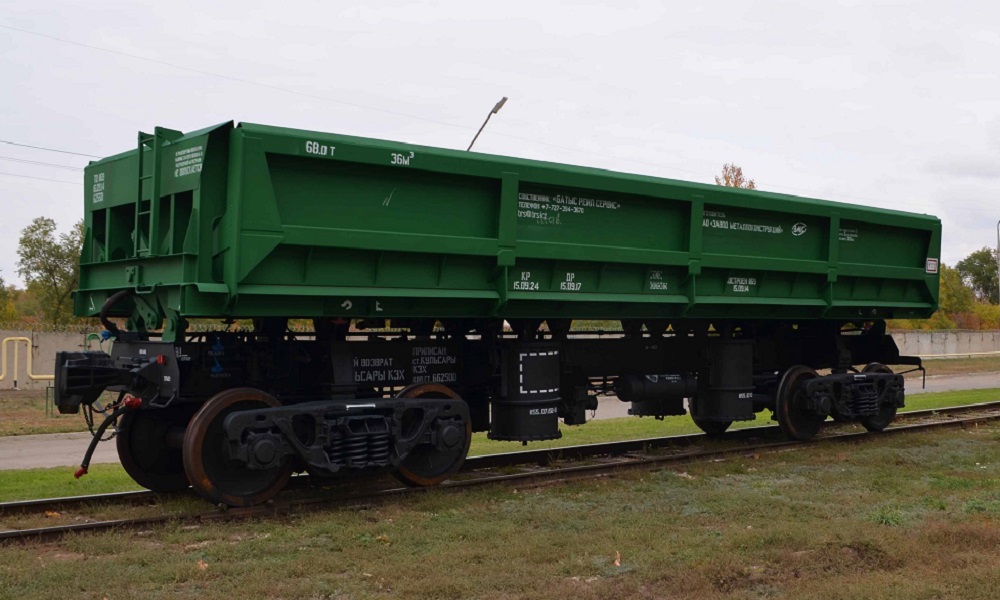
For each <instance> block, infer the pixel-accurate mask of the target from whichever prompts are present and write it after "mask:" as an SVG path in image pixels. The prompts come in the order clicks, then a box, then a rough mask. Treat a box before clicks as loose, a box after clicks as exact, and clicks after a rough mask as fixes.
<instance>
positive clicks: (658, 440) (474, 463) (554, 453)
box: [0, 401, 1000, 516]
mask: <svg viewBox="0 0 1000 600" xmlns="http://www.w3.org/2000/svg"><path fill="white" fill-rule="evenodd" d="M990 409H997V410H1000V401H995V402H980V403H976V404H964V405H959V406H951V407H945V408H934V409H925V410H915V411H908V412H901V413H898V414H897V415H896V418H895V419H894V421H893V423H897V422H899V421H907V420H912V419H918V418H925V417H933V416H937V415H954V414H962V413H966V412H971V411H980V410H990ZM849 425H850V423H836V422H834V421H827V422H826V423H824V426H823V428H824V429H830V428H836V427H843V426H849ZM782 437H783V434H782V432H781V428H780V427H778V426H777V425H761V426H757V427H744V428H741V429H733V430H731V431H728V432H726V433H725V434H724V435H723V436H719V437H715V438H710V437H709V436H707V435H706V434H704V433H692V434H683V435H672V436H663V437H655V438H642V439H637V440H621V441H612V442H601V443H596V444H580V445H573V446H560V447H556V448H541V449H537V450H524V451H517V452H503V453H497V454H482V455H479V456H470V457H469V458H468V459H466V461H465V464H464V465H463V467H462V473H468V472H472V471H477V470H484V469H497V468H502V467H514V466H520V465H531V464H535V465H540V466H545V465H548V464H551V463H552V462H555V461H568V460H584V459H587V458H592V457H595V456H616V455H621V454H627V453H631V452H644V451H647V450H651V449H658V448H683V447H688V446H691V445H694V444H697V443H699V442H704V441H706V440H707V439H714V440H718V441H739V440H752V439H759V438H765V439H781V438H782ZM816 439H817V441H818V440H822V439H825V437H823V436H820V437H818V438H816ZM312 483H313V482H311V481H310V478H309V477H308V476H304V475H303V476H298V477H294V478H293V479H292V482H291V483H290V484H289V487H288V488H286V489H301V488H303V487H308V486H309V485H311V484H312ZM336 483H344V482H336ZM319 485H320V487H323V486H326V485H329V482H324V481H320V483H319ZM189 495H193V492H191V491H190V490H183V491H179V492H169V493H164V492H150V491H146V490H140V491H130V492H112V493H107V494H94V495H86V496H65V497H61V498H39V499H32V500H19V501H13V502H3V503H0V516H4V515H7V516H9V515H15V514H23V513H28V512H39V513H41V512H45V511H59V510H66V509H69V508H73V507H76V506H85V505H88V504H98V503H121V504H128V505H137V504H146V503H152V502H157V501H159V500H161V499H164V498H171V497H174V498H176V497H183V496H189Z"/></svg>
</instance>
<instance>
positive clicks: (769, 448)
mask: <svg viewBox="0 0 1000 600" xmlns="http://www.w3.org/2000/svg"><path fill="white" fill-rule="evenodd" d="M998 405H1000V403H998V402H990V403H982V404H978V405H968V406H963V407H954V408H955V409H954V410H949V411H946V412H945V411H942V410H928V411H913V412H911V413H906V414H908V415H915V414H916V415H918V416H921V417H926V416H931V415H933V414H938V415H940V414H942V412H945V415H946V416H947V414H948V413H961V412H976V408H979V409H986V410H992V411H994V412H990V413H984V414H978V415H973V416H967V417H964V418H954V419H949V420H938V421H933V422H923V423H913V424H909V425H897V426H894V427H890V428H888V429H886V430H885V431H884V432H881V433H871V432H867V431H863V432H846V433H835V434H832V435H827V436H822V437H820V438H817V439H816V440H814V441H810V442H800V441H795V440H782V441H770V442H766V443H763V444H755V445H752V446H738V447H730V448H710V449H700V450H693V451H689V452H683V453H674V454H667V455H660V456H657V455H649V454H647V455H644V456H634V455H629V456H626V457H620V458H618V459H617V460H611V461H605V462H600V463H596V464H584V465H580V464H574V465H569V466H561V467H557V468H549V469H546V470H537V471H531V472H524V473H513V474H502V475H492V474H488V473H485V474H484V473H483V472H482V470H484V469H483V468H482V467H476V468H478V469H481V471H480V473H479V474H475V473H472V474H471V475H472V476H471V477H470V478H468V479H456V480H452V481H448V482H445V483H443V484H441V485H439V486H436V487H432V488H410V487H396V488H389V489H380V490H371V491H365V492H355V493H348V494H343V495H336V496H322V497H314V498H300V499H292V500H287V501H283V502H272V503H268V504H264V505H261V506H254V507H249V508H240V509H222V510H214V511H209V512H205V513H200V514H194V515H187V516H177V515H164V516H154V517H140V518H135V519H117V520H109V521H95V522H89V523H75V524H72V525H59V526H55V527H43V528H33V529H20V530H10V531H0V542H3V541H12V540H30V539H35V540H45V539H57V538H59V537H61V536H63V535H65V534H67V533H73V532H83V531H101V530H109V529H116V528H119V529H121V528H136V527H142V526H148V525H155V524H162V523H167V522H171V521H178V520H181V521H192V522H200V521H218V520H235V519H244V518H256V517H267V516H280V515H286V514H294V513H296V512H297V511H310V510H319V509H322V508H332V507H337V506H351V505H357V504H359V503H360V504H371V503H373V502H377V501H381V500H383V499H386V498H392V497H399V496H403V495H409V494H415V493H425V492H429V491H432V490H442V489H443V490H454V489H465V488H470V487H478V486H483V485H490V484H497V483H504V484H506V483H517V484H519V485H536V484H540V483H551V482H562V481H570V480H576V479H584V478H593V477H597V476H607V475H611V474H614V473H617V472H621V471H625V470H634V469H646V470H649V469H657V468H662V467H665V466H667V465H669V464H687V463H692V462H704V461H711V460H721V459H725V458H728V457H733V456H740V455H746V454H748V453H752V454H761V453H772V452H778V451H783V450H790V449H802V448H808V447H810V445H812V444H815V443H824V442H833V443H840V442H852V441H860V440H877V439H879V438H880V437H881V436H882V435H885V434H888V435H897V434H901V433H910V432H917V431H926V430H931V429H939V428H946V427H967V426H971V425H975V424H978V423H982V422H987V421H992V420H997V419H1000V410H998V409H1000V406H998ZM756 429H770V428H756ZM680 437H692V436H680ZM693 437H700V438H701V439H705V436H693ZM656 439H662V438H656ZM594 446H600V445H594ZM578 448H582V447H578ZM647 448H648V446H647ZM554 450H557V449H552V451H554ZM489 456H498V455H489ZM480 458H485V457H480ZM470 460H471V459H470ZM521 464H523V462H522V463H521Z"/></svg>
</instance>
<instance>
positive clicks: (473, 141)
mask: <svg viewBox="0 0 1000 600" xmlns="http://www.w3.org/2000/svg"><path fill="white" fill-rule="evenodd" d="M506 102H507V96H504V97H503V98H500V102H497V105H496V106H494V107H493V110H491V111H490V114H488V115H486V120H485V121H483V124H482V126H480V127H479V131H477V132H476V137H474V138H472V141H471V142H469V147H468V148H466V149H465V151H466V152H468V151H469V150H472V144H475V143H476V140H478V139H479V134H480V133H482V132H483V128H485V127H486V124H487V123H489V122H490V117H492V116H493V115H495V114H497V113H498V112H500V109H501V108H503V105H504V104H505V103H506Z"/></svg>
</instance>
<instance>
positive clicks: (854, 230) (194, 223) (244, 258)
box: [75, 123, 941, 322]
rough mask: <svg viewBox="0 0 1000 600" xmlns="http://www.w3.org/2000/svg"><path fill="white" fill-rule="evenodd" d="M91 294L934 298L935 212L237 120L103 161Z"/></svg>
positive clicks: (460, 311) (653, 305)
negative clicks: (127, 291)
mask: <svg viewBox="0 0 1000 600" xmlns="http://www.w3.org/2000/svg"><path fill="white" fill-rule="evenodd" d="M85 177H86V181H87V189H88V191H87V193H86V198H85V205H86V218H85V222H86V237H85V243H84V247H83V256H82V257H81V271H80V289H79V291H78V293H77V295H76V300H75V302H76V313H77V314H78V315H79V316H93V315H96V314H97V313H98V311H99V310H100V308H101V305H102V304H103V302H104V301H105V299H106V298H107V297H108V296H109V295H110V294H112V293H114V292H115V291H117V290H121V289H133V290H135V292H136V295H135V297H136V298H139V299H140V300H141V301H142V302H140V303H141V304H142V305H144V307H143V308H144V309H145V310H147V311H149V313H150V316H151V320H150V322H152V321H155V318H153V317H155V314H157V313H158V314H160V315H164V316H169V315H171V314H174V315H183V316H187V317H233V318H246V317H301V318H308V317H347V318H354V317H434V318H446V317H505V318H514V317H533V318H557V317H558V318H578V319H582V318H599V319H621V318H648V319H653V318H669V319H677V318H733V319H803V318H805V319H836V320H870V319H882V318H921V317H928V316H930V315H931V313H933V311H934V310H935V309H936V308H937V301H938V274H937V268H936V266H937V259H939V258H940V245H941V223H940V221H939V220H938V219H937V218H935V217H931V216H927V215H918V214H910V213H904V212H897V211H889V210H881V209H873V208H866V207H862V206H853V205H848V204H841V203H835V202H827V201H821V200H812V199H805V198H799V197H795V196H788V195H782V194H772V193H766V192H755V191H747V190H741V189H733V188H725V187H719V186H711V185H702V184H696V183H688V182H683V181H675V180H669V179H660V178H654V177H646V176H638V175H627V174H620V173H614V172H609V171H603V170H599V169H590V168H582V167H573V166H566V165H559V164H551V163H544V162H538V161H528V160H519V159H513V158H505V157H499V156H491V155H485V154H477V153H466V152H459V151H453V150H442V149H437V148H427V147H420V146H412V145H407V144H402V143H397V142H390V141H380V140H372V139H363V138H356V137H347V136H341V135H333V134H326V133H317V132H309V131H300V130H292V129H281V128H276V127H268V126H262V125H251V124H246V123H244V124H242V125H238V126H234V125H233V124H232V123H226V124H222V125H219V126H216V127H212V128H208V129H204V130H201V131H197V132H193V133H188V134H182V133H180V132H176V131H171V130H166V129H160V128H157V130H156V133H155V134H154V135H152V136H148V135H144V134H140V137H139V144H138V148H137V149H135V150H132V151H130V152H125V153H123V154H119V155H116V156H112V157H109V158H106V159H103V160H100V161H97V162H94V163H92V164H91V165H90V166H88V167H87V169H86V174H85Z"/></svg>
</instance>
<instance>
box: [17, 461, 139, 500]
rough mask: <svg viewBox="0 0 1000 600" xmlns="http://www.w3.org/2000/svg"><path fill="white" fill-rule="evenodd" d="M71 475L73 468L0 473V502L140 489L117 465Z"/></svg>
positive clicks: (94, 466) (98, 466)
mask: <svg viewBox="0 0 1000 600" xmlns="http://www.w3.org/2000/svg"><path fill="white" fill-rule="evenodd" d="M83 450H84V449H83V448H81V449H80V454H81V456H82V454H83ZM74 471H76V467H55V468H51V469H23V470H18V471H0V502H11V501H13V500H29V499H32V498H59V497H62V496H84V495H90V494H106V493H108V492H124V491H128V490H138V489H142V488H140V487H139V486H138V485H136V483H135V482H134V481H132V478H131V477H129V476H128V474H126V473H125V469H123V468H122V467H121V465H118V464H109V465H91V467H90V473H89V474H88V475H86V476H84V477H81V478H80V479H74V478H73V472H74Z"/></svg>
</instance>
